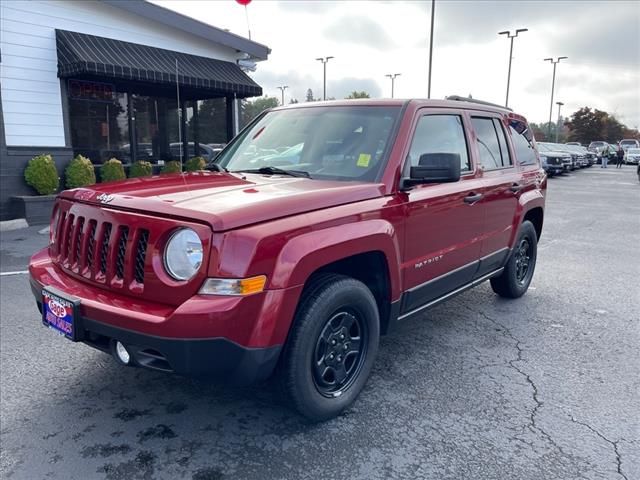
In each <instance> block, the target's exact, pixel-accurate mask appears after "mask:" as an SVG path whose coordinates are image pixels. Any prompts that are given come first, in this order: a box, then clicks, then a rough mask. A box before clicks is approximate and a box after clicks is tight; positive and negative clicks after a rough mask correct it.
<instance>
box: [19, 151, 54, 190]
mask: <svg viewBox="0 0 640 480" xmlns="http://www.w3.org/2000/svg"><path fill="white" fill-rule="evenodd" d="M24 179H25V181H26V182H27V185H30V186H32V187H33V188H34V189H35V190H36V192H38V194H40V195H52V194H54V193H56V191H57V190H58V187H59V186H60V176H59V175H58V169H57V168H56V164H55V163H54V161H53V158H51V155H36V156H35V157H33V158H32V159H31V160H29V163H28V164H27V168H25V170H24Z"/></svg>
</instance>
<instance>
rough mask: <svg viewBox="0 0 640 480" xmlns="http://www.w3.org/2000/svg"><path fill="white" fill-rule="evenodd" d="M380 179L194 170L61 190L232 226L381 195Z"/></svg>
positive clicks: (83, 198) (87, 199)
mask: <svg viewBox="0 0 640 480" xmlns="http://www.w3.org/2000/svg"><path fill="white" fill-rule="evenodd" d="M382 192H383V186H382V184H375V183H362V182H341V181H327V180H315V179H314V180H312V179H308V178H298V177H289V176H281V175H261V174H249V173H247V174H230V173H221V172H196V173H186V174H169V175H159V176H154V177H147V178H136V179H129V180H125V181H122V182H110V183H103V184H98V185H93V186H91V187H87V188H76V189H73V190H66V191H64V192H62V193H61V194H60V196H61V197H62V198H66V199H69V200H73V201H77V202H83V203H91V204H96V205H101V206H102V207H104V208H115V209H120V210H130V211H136V212H145V213H150V214H156V215H161V216H165V217H173V218H180V219H189V220H197V221H200V222H203V223H208V224H209V225H210V226H211V228H213V230H216V231H221V230H230V229H233V228H238V227H242V226H246V225H250V224H254V223H260V222H264V221H266V220H273V219H277V218H283V217H287V216H290V215H296V214H301V213H306V212H309V211H312V210H319V209H323V208H329V207H334V206H338V205H343V204H347V203H352V202H358V201H362V200H367V199H371V198H375V197H379V196H381V195H382V194H383V193H382Z"/></svg>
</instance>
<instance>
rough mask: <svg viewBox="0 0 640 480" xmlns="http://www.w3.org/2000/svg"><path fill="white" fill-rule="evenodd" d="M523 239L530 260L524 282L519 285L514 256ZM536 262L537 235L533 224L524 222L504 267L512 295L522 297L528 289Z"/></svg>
mask: <svg viewBox="0 0 640 480" xmlns="http://www.w3.org/2000/svg"><path fill="white" fill-rule="evenodd" d="M525 237H528V241H529V244H530V245H531V258H530V259H529V271H528V272H527V278H526V281H525V282H524V283H523V284H521V283H520V282H519V281H518V279H517V278H516V258H515V254H516V250H517V248H518V247H519V245H520V242H522V240H523V239H524V238H525ZM537 260H538V234H537V233H536V229H535V228H534V226H533V224H532V223H531V222H530V221H528V220H526V221H524V222H523V223H522V225H521V226H520V229H519V230H518V236H517V237H516V241H515V243H514V246H513V252H512V254H511V258H510V259H509V262H508V263H507V266H506V270H507V275H509V282H510V283H511V288H512V289H513V290H514V293H516V294H517V296H520V295H523V294H524V293H525V292H526V291H527V289H528V288H529V285H530V284H531V280H532V279H533V274H534V273H535V269H536V262H537Z"/></svg>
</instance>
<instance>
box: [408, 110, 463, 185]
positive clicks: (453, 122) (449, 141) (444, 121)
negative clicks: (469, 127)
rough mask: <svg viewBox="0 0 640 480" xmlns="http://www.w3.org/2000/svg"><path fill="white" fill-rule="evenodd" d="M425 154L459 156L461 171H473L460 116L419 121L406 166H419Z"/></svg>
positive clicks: (426, 117) (438, 116)
mask: <svg viewBox="0 0 640 480" xmlns="http://www.w3.org/2000/svg"><path fill="white" fill-rule="evenodd" d="M425 153H455V154H458V155H459V156H460V170H461V171H462V172H465V171H469V170H471V164H470V163H469V154H468V153H467V141H466V139H465V135H464V129H463V127H462V118H461V117H460V115H426V116H424V117H422V118H421V119H420V120H419V121H418V125H417V126H416V132H415V134H414V136H413V141H412V143H411V150H410V151H409V159H408V160H409V161H408V162H407V164H406V165H407V166H409V165H410V166H413V167H415V166H417V165H418V162H419V160H420V156H421V155H424V154H425Z"/></svg>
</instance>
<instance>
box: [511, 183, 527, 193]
mask: <svg viewBox="0 0 640 480" xmlns="http://www.w3.org/2000/svg"><path fill="white" fill-rule="evenodd" d="M523 188H524V187H523V186H522V185H520V184H519V183H514V184H513V185H511V186H510V187H509V190H511V191H512V192H513V193H518V192H519V191H520V190H522V189H523Z"/></svg>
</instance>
